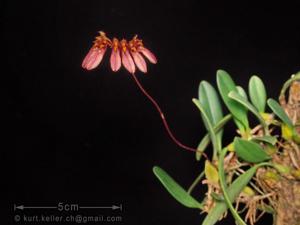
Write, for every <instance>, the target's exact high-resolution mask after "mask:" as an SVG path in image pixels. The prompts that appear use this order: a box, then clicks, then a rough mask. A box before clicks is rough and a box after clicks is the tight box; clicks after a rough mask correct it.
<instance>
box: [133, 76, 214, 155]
mask: <svg viewBox="0 0 300 225" xmlns="http://www.w3.org/2000/svg"><path fill="white" fill-rule="evenodd" d="M131 75H132V77H133V79H134V81H135V83H136V84H137V86H138V87H139V89H140V90H141V91H142V92H143V94H144V95H145V96H146V97H147V98H148V99H149V100H150V101H151V103H152V104H153V105H154V107H155V108H156V110H157V111H158V113H159V115H160V118H161V119H162V122H163V124H164V127H165V129H166V131H167V133H168V135H169V136H170V138H171V139H172V140H173V141H174V142H175V144H177V145H178V146H179V147H181V148H183V149H185V150H187V151H191V152H197V151H198V152H199V150H197V149H195V148H192V147H189V146H186V145H184V144H182V143H181V142H180V141H179V140H178V139H177V138H176V137H175V136H174V134H173V132H172V131H171V129H170V127H169V125H168V122H167V120H166V117H165V115H164V113H163V112H162V110H161V108H160V106H159V105H158V103H157V102H156V101H155V100H154V98H153V97H152V96H151V95H150V94H149V93H148V92H147V91H146V90H145V89H144V87H143V86H142V84H141V83H140V82H139V80H138V79H137V77H136V76H135V74H134V73H132V74H131ZM201 154H203V156H204V157H205V158H206V159H208V157H207V155H206V154H205V153H204V152H202V153H201Z"/></svg>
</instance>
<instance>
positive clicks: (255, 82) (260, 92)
mask: <svg viewBox="0 0 300 225" xmlns="http://www.w3.org/2000/svg"><path fill="white" fill-rule="evenodd" d="M248 89H249V95H250V99H251V102H252V104H253V105H254V106H255V107H256V109H257V110H258V111H259V112H260V113H263V112H265V108H266V102H267V93H266V88H265V85H264V83H263V82H262V80H261V79H260V78H259V77H258V76H255V75H254V76H252V77H251V78H250V81H249V87H248Z"/></svg>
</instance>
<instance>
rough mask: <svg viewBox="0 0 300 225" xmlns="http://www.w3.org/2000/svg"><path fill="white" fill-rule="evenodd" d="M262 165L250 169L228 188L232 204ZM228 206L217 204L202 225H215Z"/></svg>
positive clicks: (223, 203)
mask: <svg viewBox="0 0 300 225" xmlns="http://www.w3.org/2000/svg"><path fill="white" fill-rule="evenodd" d="M259 166H260V165H257V166H254V167H252V168H250V169H248V170H247V171H246V172H245V173H244V174H242V175H240V176H239V177H238V178H236V179H235V180H234V181H233V183H232V184H231V185H230V186H229V187H228V188H227V192H228V197H229V199H230V201H231V202H234V200H235V199H236V198H237V197H238V195H239V194H240V193H241V191H242V190H243V189H244V187H246V185H247V184H248V183H249V181H250V180H251V178H252V177H253V176H254V174H255V172H256V170H257V168H258V167H259ZM226 210H227V205H226V203H225V202H216V205H215V207H214V208H213V209H212V210H211V211H210V212H209V213H208V214H207V216H206V217H205V219H204V221H203V223H202V225H214V224H215V223H216V222H218V220H219V219H220V217H221V216H222V215H223V214H224V213H225V212H226Z"/></svg>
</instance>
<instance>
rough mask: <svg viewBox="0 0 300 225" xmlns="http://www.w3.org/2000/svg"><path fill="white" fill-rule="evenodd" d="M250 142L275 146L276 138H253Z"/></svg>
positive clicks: (268, 136) (267, 136)
mask: <svg viewBox="0 0 300 225" xmlns="http://www.w3.org/2000/svg"><path fill="white" fill-rule="evenodd" d="M251 140H252V141H257V142H265V143H269V144H271V145H275V144H276V142H277V138H276V137H274V136H270V135H266V136H262V137H253V138H251Z"/></svg>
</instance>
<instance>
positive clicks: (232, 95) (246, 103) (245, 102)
mask: <svg viewBox="0 0 300 225" xmlns="http://www.w3.org/2000/svg"><path fill="white" fill-rule="evenodd" d="M228 97H229V98H231V99H232V100H234V101H236V102H237V103H239V104H241V105H242V106H244V107H246V108H247V109H249V110H250V111H251V112H252V113H253V114H254V115H255V116H256V117H257V119H258V120H259V121H260V122H261V124H262V125H263V126H264V127H266V123H265V120H264V119H263V117H262V116H261V115H260V114H259V112H258V111H257V109H256V108H255V107H254V106H253V105H252V104H251V103H250V102H249V101H248V100H247V99H246V98H244V97H243V96H241V95H239V94H238V93H236V92H234V91H231V92H229V94H228Z"/></svg>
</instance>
